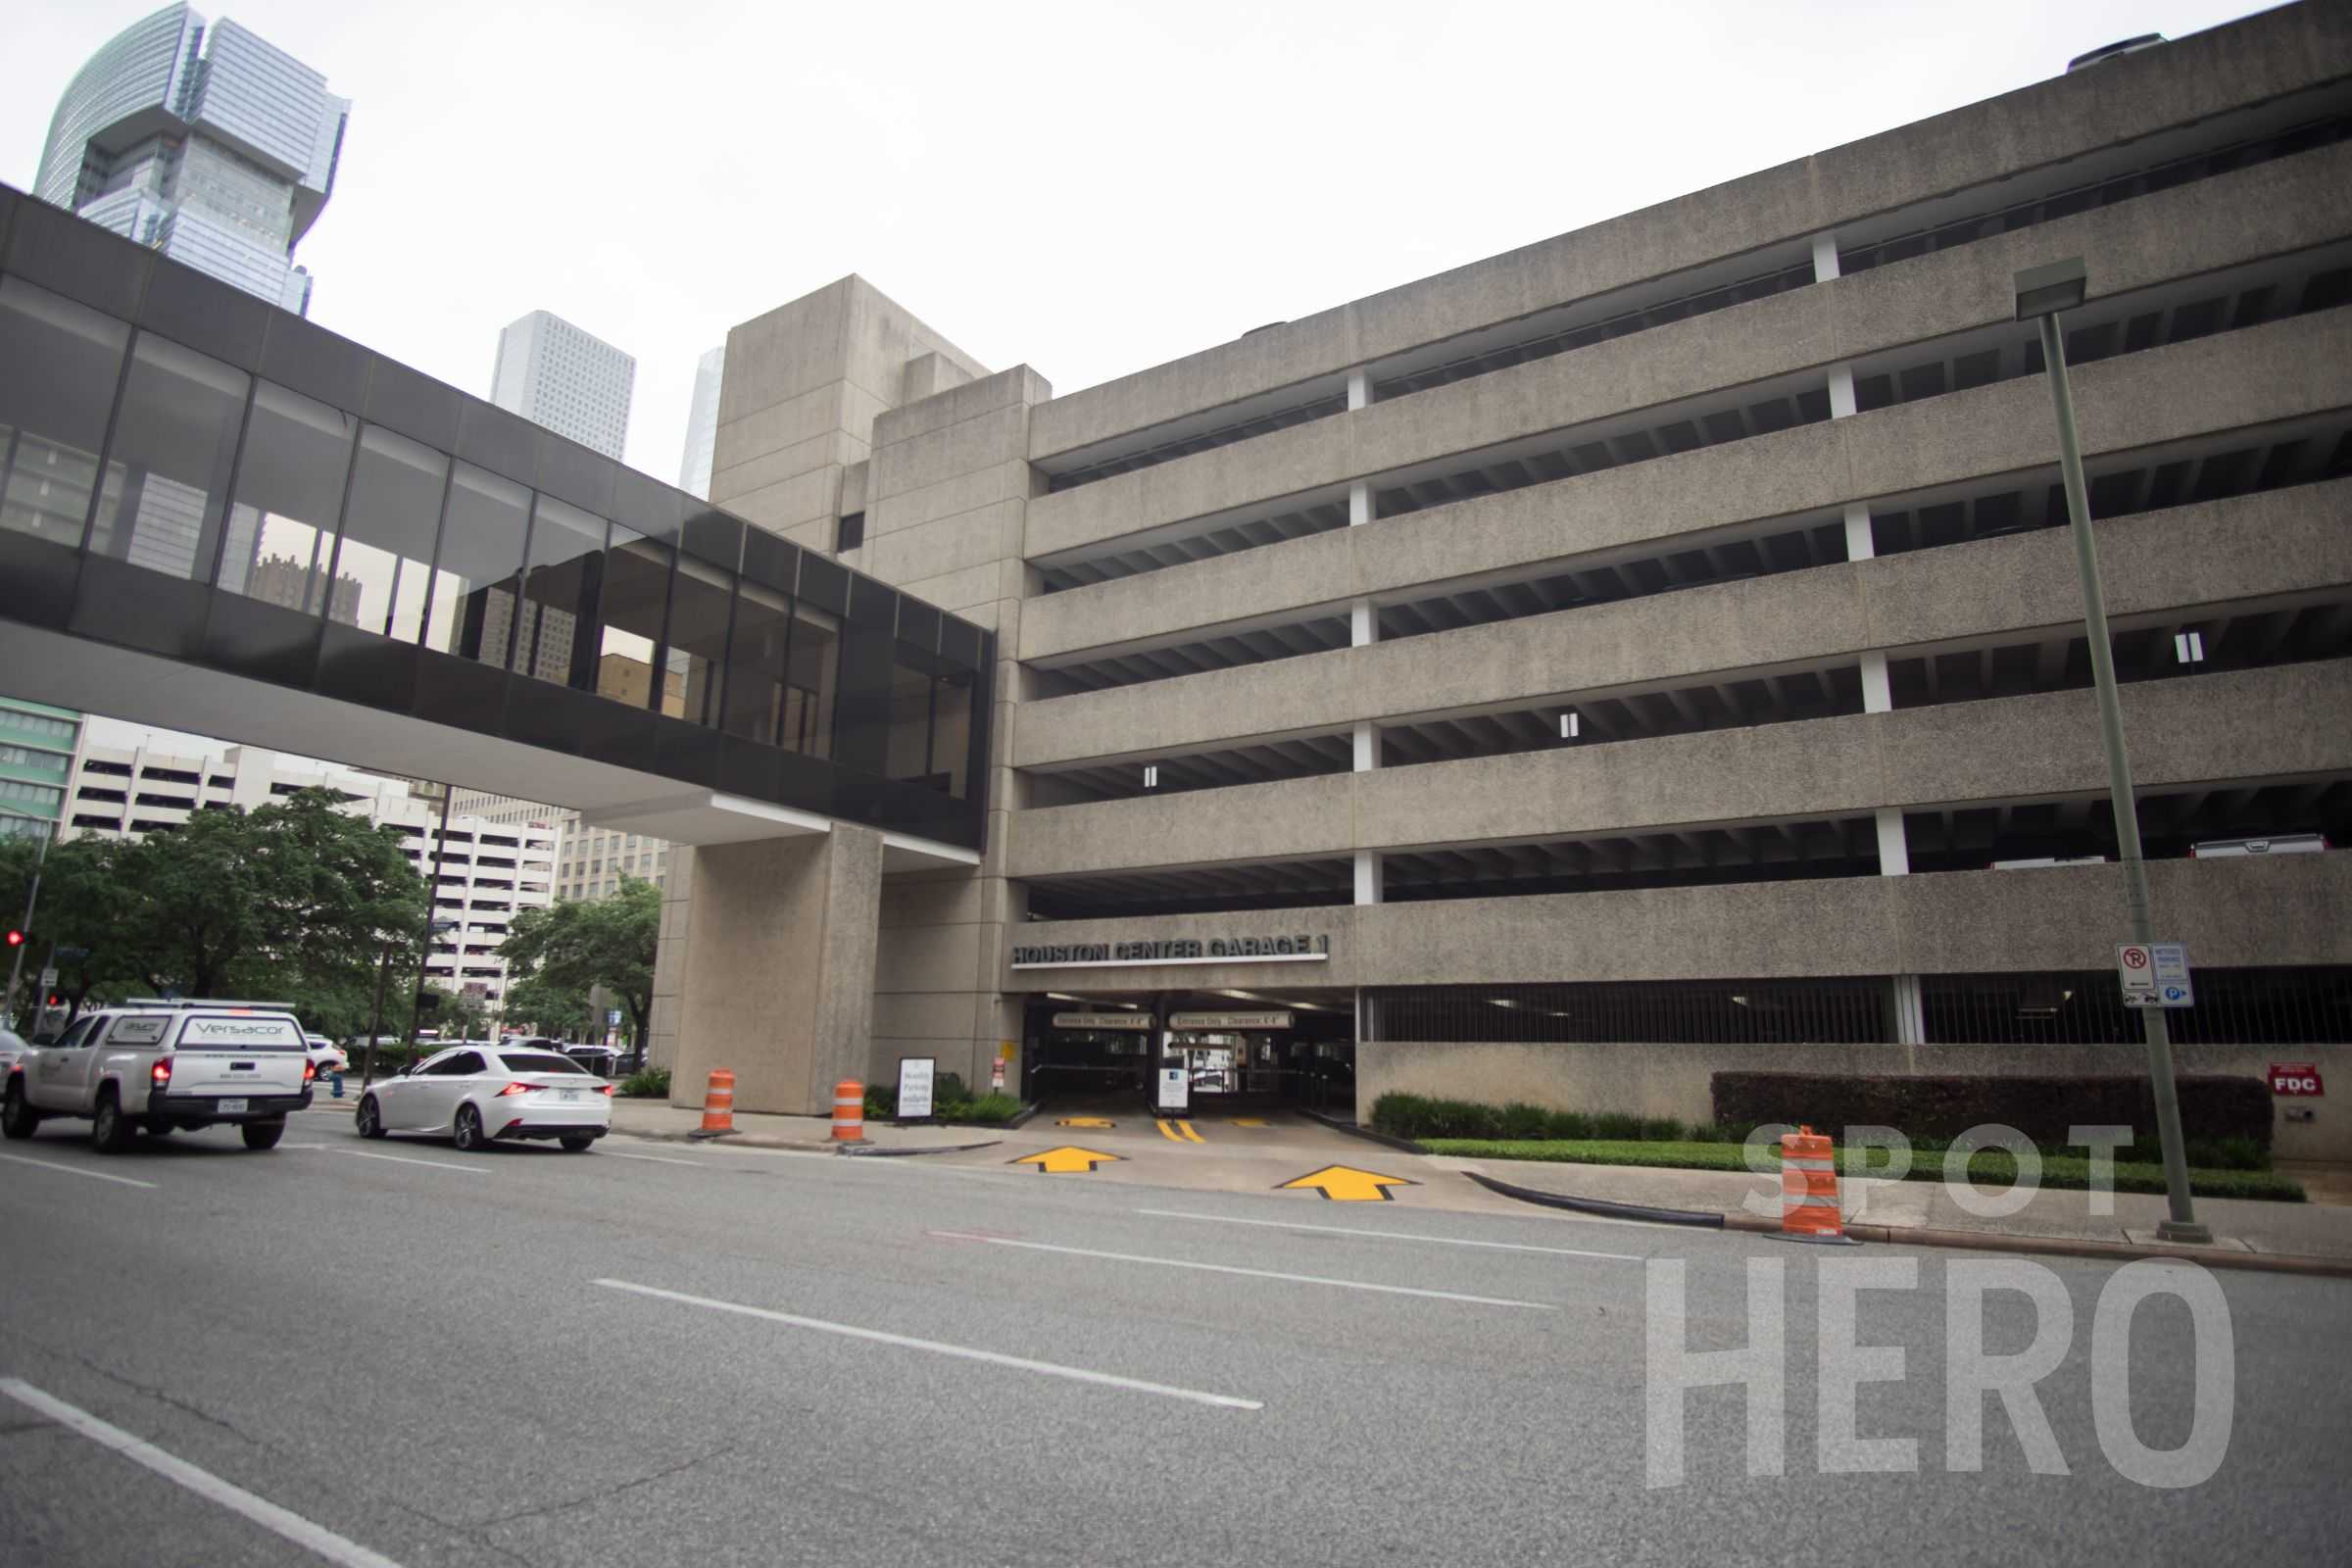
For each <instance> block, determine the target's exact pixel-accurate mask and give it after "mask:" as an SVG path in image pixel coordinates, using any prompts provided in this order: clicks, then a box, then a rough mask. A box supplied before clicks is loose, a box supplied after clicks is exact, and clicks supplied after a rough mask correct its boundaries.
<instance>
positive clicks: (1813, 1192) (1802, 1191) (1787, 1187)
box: [1781, 1127, 1846, 1242]
mask: <svg viewBox="0 0 2352 1568" xmlns="http://www.w3.org/2000/svg"><path fill="white" fill-rule="evenodd" d="M1781 1234H1782V1235H1784V1236H1787V1237H1790V1238H1793V1239H1795V1240H1797V1241H1805V1242H1844V1241H1845V1240H1846V1235H1845V1221H1844V1219H1843V1218H1842V1216H1840V1215H1839V1213H1838V1147H1837V1145H1836V1144H1834V1143H1832V1142H1831V1141H1830V1140H1829V1139H1828V1138H1826V1137H1824V1136H1823V1135H1822V1134H1820V1133H1817V1132H1815V1131H1814V1130H1813V1129H1812V1128H1810V1127H1803V1128H1799V1129H1798V1130H1797V1131H1795V1132H1792V1133H1784V1134H1782V1135H1781Z"/></svg>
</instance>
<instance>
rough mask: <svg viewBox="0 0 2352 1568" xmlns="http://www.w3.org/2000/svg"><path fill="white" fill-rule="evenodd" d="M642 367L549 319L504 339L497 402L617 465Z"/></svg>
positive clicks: (509, 329)
mask: <svg viewBox="0 0 2352 1568" xmlns="http://www.w3.org/2000/svg"><path fill="white" fill-rule="evenodd" d="M636 383H637V361H636V359H635V358H634V357H633V356H630V355H627V354H623V353H621V352H620V350H618V349H616V348H614V347H613V345H612V344H610V343H607V342H605V341H604V340H603V339H602V338H596V337H591V336H589V335H588V334H587V333H585V332H583V331H581V330H580V329H579V328H578V327H576V326H574V325H572V324H571V323H570V322H569V321H566V320H565V319H564V318H562V317H561V316H555V315H551V314H550V313H548V312H546V311H533V312H532V313H531V314H530V315H528V316H525V317H521V318H519V319H515V320H513V321H510V322H508V323H507V325H506V329H505V330H504V331H502V332H500V333H499V334H498V368H497V370H496V371H495V372H494V373H493V375H492V376H491V380H490V401H491V402H493V403H495V404H497V405H498V406H499V407H500V408H502V409H511V410H513V411H514V412H515V413H516V414H519V415H521V416H522V417H524V418H526V419H528V420H530V421H531V422H532V423H534V424H541V425H545V426H546V427H547V428H548V429H550V430H553V431H555V432H556V434H558V435H561V436H568V437H569V438H570V439H572V440H574V441H577V442H578V443H579V444H580V445H582V446H584V447H588V448H590V449H592V450H594V451H597V452H601V453H603V454H604V455H605V456H606V457H608V458H612V459H614V460H615V461H617V460H618V459H619V457H620V453H621V448H622V447H623V446H625V445H626V444H627V442H628V439H629V394H630V392H631V391H632V390H633V389H634V388H635V386H636Z"/></svg>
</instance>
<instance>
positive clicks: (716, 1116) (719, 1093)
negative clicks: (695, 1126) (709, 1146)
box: [702, 1067, 735, 1137]
mask: <svg viewBox="0 0 2352 1568" xmlns="http://www.w3.org/2000/svg"><path fill="white" fill-rule="evenodd" d="M734 1130H735V1075H734V1074H733V1073H732V1072H730V1071H728V1070H727V1069H726V1068H724V1067H714V1068H712V1069H711V1087H710V1088H709V1089H708V1090H706V1091H704V1094H703V1126H702V1131H703V1134H704V1136H706V1137H715V1136H716V1135H718V1134H720V1133H731V1132H733V1131H734Z"/></svg>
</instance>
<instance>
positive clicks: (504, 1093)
mask: <svg viewBox="0 0 2352 1568" xmlns="http://www.w3.org/2000/svg"><path fill="white" fill-rule="evenodd" d="M538 1087H539V1086H538V1085H537V1084H521V1083H515V1084H509V1085H507V1087H506V1088H504V1089H501V1090H500V1091H499V1092H498V1098H499V1099H500V1100H504V1099H506V1098H507V1097H508V1096H509V1095H527V1094H529V1093H530V1092H531V1091H532V1090H534V1089H536V1088H538Z"/></svg>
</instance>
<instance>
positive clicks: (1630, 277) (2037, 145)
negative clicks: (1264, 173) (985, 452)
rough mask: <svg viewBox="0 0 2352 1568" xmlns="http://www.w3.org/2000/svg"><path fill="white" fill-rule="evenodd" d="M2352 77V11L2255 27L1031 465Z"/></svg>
mask: <svg viewBox="0 0 2352 1568" xmlns="http://www.w3.org/2000/svg"><path fill="white" fill-rule="evenodd" d="M2050 64H2051V69H2052V70H2053V71H2055V70H2056V69H2057V67H2058V64H2059V63H2058V62H2057V61H2055V60H2053V61H2052V62H2051V63H2050ZM2347 73H2352V12H2348V11H2346V10H2345V9H2344V8H2343V7H2341V6H2333V5H2304V6H2294V7H2286V8H2281V9H2279V10H2276V11H2271V12H2267V13H2264V14H2262V15H2259V16H2255V17H2250V18H2248V19H2246V20H2245V21H2243V22H2239V23H2235V24H2232V25H2229V26H2226V27H2219V28H2215V29H2213V30H2212V31H2209V32H2205V33H2200V34H2198V35H2196V36H2194V37H2191V38H2185V39H2181V40H2178V41H2176V42H2172V43H2168V44H2166V45H2165V46H2164V47H2162V48H2158V49H2149V50H2144V51H2142V52H2140V53H2137V54H2133V55H2130V56H2126V57H2124V58H2122V59H2118V60H2113V61H2110V62H2107V63H2106V64H2103V65H2101V66H2100V67H2099V68H2098V69H2097V70H2095V71H2088V72H2082V73H2076V74H2072V75H2066V74H2060V75H2053V76H2052V77H2051V78H2050V79H2048V80H2046V81H2040V82H2036V83H2034V84H2033V85H2032V86H2029V87H2025V88H2021V89H2019V90H2018V91H2016V92H2012V93H2007V94H2004V95H2002V96H2001V97H1998V98H1992V99H1988V100H1986V101H1985V102H1983V103H1977V104H1971V105H1969V106H1967V107H1966V108H1962V109H1957V110H1953V111H1951V112H1949V113H1947V114H1942V115H1937V116H1935V117H1933V118H1931V119H1928V120H1923V121H1919V122H1917V123H1912V124H1908V125H1903V126H1899V127H1897V128H1895V129H1892V130H1888V131H1886V132H1883V133H1881V134H1879V135H1876V136H1871V137H1868V138H1866V139H1864V140H1861V141H1857V142H1851V143H1848V144H1847V145H1845V146H1842V147H1834V148H1831V149H1829V150H1828V151H1825V152H1820V153H1816V154H1813V155H1812V156H1810V157H1807V158H1802V159H1798V160H1796V161H1794V162H1792V163H1788V164H1783V165H1780V166H1778V167H1777V168H1773V169H1769V170H1765V171H1763V172H1760V173H1755V174H1750V175H1747V176H1746V177H1744V178H1741V179H1738V180H1733V181H1731V182H1729V183H1727V184H1724V185H1720V186H1716V187H1714V188H1712V189H1709V190H1703V191H1697V192H1693V193H1691V194H1690V195H1687V196H1680V197H1677V198H1675V199H1674V200H1673V201H1669V202H1663V203H1660V204H1659V205H1657V206H1654V207H1649V208H1645V209H1642V211H1639V212H1635V213H1629V214H1626V215H1625V216H1623V217H1621V218H1615V219H1611V220H1609V221H1605V222H1600V223H1594V224H1592V225H1590V226H1589V227H1586V228H1581V229H1577V230H1575V231H1574V232H1572V233H1568V234H1562V235H1559V236H1557V237H1555V238H1552V239H1547V240H1544V241H1542V242H1540V243H1538V244H1535V245H1530V246H1527V247H1525V248H1524V249H1521V250H1516V251H1511V252H1507V253H1505V254H1504V255H1501V256H1495V257H1490V258H1488V259H1486V260H1484V261H1480V262H1475V263H1473V264H1471V265H1470V266H1468V267H1462V268H1457V269H1455V270H1452V271H1448V272H1442V273H1439V274H1437V275H1436V276H1433V277H1427V278H1423V279H1420V280H1419V281H1416V282H1412V283H1408V284H1405V285H1404V286H1402V287H1400V288H1395V289H1390V290H1388V291H1386V292H1384V293H1380V294H1375V295H1371V296H1369V297H1368V298H1365V299H1360V300H1355V301H1352V302H1350V303H1348V304H1347V305H1343V306H1340V307H1338V308H1337V309H1334V310H1328V311H1324V312H1321V313H1319V314H1317V315H1314V316H1310V317H1306V318H1304V319H1299V320H1296V321H1292V322H1289V323H1287V324H1285V325H1284V326H1282V327H1279V328H1277V329H1274V330H1271V331H1264V332H1253V333H1251V334H1250V336H1248V337H1245V338H1241V339H1238V340H1237V341H1234V342H1230V343H1223V344H1219V345H1217V346H1216V347H1213V348H1210V349H1206V350H1203V351H1202V352H1201V353H1198V354H1194V355H1191V356H1188V357H1186V358H1184V359H1181V360H1177V361H1174V362H1171V363H1169V364H1167V365H1162V366H1158V367H1156V368H1152V369H1149V370H1143V371H1139V372H1138V373H1136V374H1134V375H1129V376H1123V377H1120V378H1119V379H1117V380H1114V381H1107V382H1104V383H1103V384H1102V385H1101V386H1097V387H1091V388H1089V389H1087V390H1086V391H1084V392H1080V393H1077V394H1075V395H1073V396H1070V397H1066V398H1062V399H1059V400H1057V401H1056V402H1054V404H1053V405H1051V406H1050V407H1049V408H1048V410H1047V411H1046V412H1045V414H1044V415H1043V416H1042V417H1040V418H1039V419H1038V421H1037V423H1036V425H1035V427H1034V432H1033V437H1032V442H1031V448H1030V456H1031V457H1032V458H1033V459H1043V458H1046V457H1049V456H1052V455H1054V454H1059V453H1070V452H1075V451H1077V450H1079V449H1082V448H1084V447H1086V446H1088V445H1090V444H1092V443H1096V442H1101V441H1105V440H1108V439H1110V438H1112V437H1115V436H1118V435H1120V434H1123V433H1125V432H1129V431H1134V430H1140V429H1144V428H1147V427H1149V426H1151V425H1154V424H1157V423H1160V422H1161V421H1164V420H1168V419H1173V418H1178V417H1182V416H1184V415H1187V414H1191V413H1194V412H1196V411H1199V410H1203V409H1212V408H1216V407H1218V406H1220V405H1223V404H1228V403H1233V402H1237V401H1239V400H1241V399H1244V398H1248V397H1252V396H1255V395H1258V394H1261V393H1265V392H1268V391H1272V390H1274V389H1277V388H1281V387H1286V386H1290V385H1293V384H1295V383H1298V382H1302V381H1306V380H1309V379H1312V378H1314V377H1317V376H1323V375H1329V374H1331V373H1333V372H1335V371H1340V370H1345V369H1347V368H1350V367H1353V366H1359V365H1366V364H1371V363H1374V362H1377V361H1379V360H1380V359H1382V358H1383V357H1384V356H1389V355H1394V354H1398V353H1400V352H1402V351H1404V350H1406V349H1410V348H1414V347H1417V346H1419V345H1422V344H1426V343H1434V342H1437V341H1439V340H1441V339H1445V338H1448V337H1452V336H1455V335H1458V334H1461V333H1466V332H1472V331H1476V330H1478V329H1480V328H1483V327H1488V326H1493V325H1495V324H1496V323H1499V322H1504V321H1509V320H1512V319H1517V318H1519V317H1523V316H1527V315H1530V314H1532V313H1534V312H1537V311H1541V310H1544V309H1546V308H1548V307H1551V306H1555V305H1558V304H1562V303H1564V302H1567V301H1572V300H1581V299H1586V298H1590V297H1593V296H1596V295H1602V294H1606V293H1608V292H1609V291H1611V290H1614V289H1621V288H1625V287H1628V286H1629V285H1633V284H1637V283H1640V282H1642V281H1644V280H1647V279H1651V278H1657V277H1662V276H1665V275H1667V274H1670V273H1673V272H1677V271H1681V270H1685V269H1689V268H1692V267H1696V266H1699V265H1701V264H1703V263H1706V262H1709V261H1714V260H1717V259H1719V258H1725V257H1732V256H1739V255H1741V254H1743V253H1746V252H1751V251H1756V250H1760V249H1763V248H1765V247H1767V246H1771V245H1773V244H1776V243H1780V242H1786V241H1789V240H1795V239H1801V238H1804V237H1806V236H1810V235H1815V234H1822V233H1828V232H1831V231H1833V230H1837V229H1838V228H1840V227H1848V226H1859V225H1860V224H1862V223H1863V222H1865V221H1867V220H1869V219H1870V218H1871V217H1872V216H1873V215H1878V214H1883V213H1887V212H1888V211H1890V210H1892V209H1896V208H1900V207H1905V206H1908V205H1912V204H1916V203H1923V202H1928V201H1932V200H1934V199H1936V198H1937V197H1941V196H1944V195H1946V194H1947V193H1950V192H1953V191H1961V190H1966V189H1967V188H1968V187H1970V186H1986V185H1991V184H1993V183H1994V182H1996V181H2000V180H2003V179H2006V178H2009V177H2011V176H2013V175H2015V174H2017V173H2019V172H2024V171H2029V170H2034V169H2038V168H2042V167H2045V166H2049V165H2054V164H2059V163H2062V162H2065V161H2068V160H2081V159H2083V158H2085V156H2086V155H2090V154H2094V153H2096V152H2098V151H2099V150H2100V149H2103V148H2110V147H2114V146H2116V145H2117V144H2119V143H2123V142H2127V141H2130V140H2132V139H2133V138H2136V137H2140V136H2145V135H2149V134H2152V133H2154V132H2157V131H2160V130H2162V129H2164V128H2165V127H2168V126H2173V125H2179V124H2181V123H2188V122H2191V121H2194V120H2198V119H2202V118H2205V117H2208V116H2212V115H2217V114H2223V113H2227V112H2229V111H2230V110H2233V109H2237V108H2240V107H2243V106H2247V105H2255V104H2261V103H2263V102H2264V101H2266V100H2268V99H2272V98H2276V97H2278V96H2281V95H2284V94H2288V93H2293V92H2297V91H2301V90H2305V89H2308V88H2311V87H2314V86H2317V85H2322V84H2326V83H2329V82H2332V81H2335V80H2337V79H2338V78H2341V77H2342V76H2344V75H2345V74H2347ZM2051 254H2053V255H2063V254H2066V253H2064V252H2052V253H2051Z"/></svg>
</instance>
